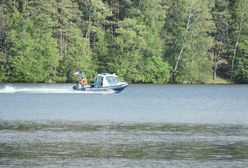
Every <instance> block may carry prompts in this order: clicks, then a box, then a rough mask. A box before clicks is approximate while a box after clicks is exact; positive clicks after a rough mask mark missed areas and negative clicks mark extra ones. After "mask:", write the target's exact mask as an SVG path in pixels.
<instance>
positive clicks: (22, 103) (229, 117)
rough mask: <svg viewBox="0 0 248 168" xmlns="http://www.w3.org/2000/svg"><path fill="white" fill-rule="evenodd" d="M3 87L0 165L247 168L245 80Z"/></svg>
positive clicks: (247, 96)
mask: <svg viewBox="0 0 248 168" xmlns="http://www.w3.org/2000/svg"><path fill="white" fill-rule="evenodd" d="M71 86H72V85H71V84H57V85H46V84H1V85H0V167H90V168H91V167H97V168H102V167H108V168H112V167H115V168H117V167H118V168H128V167H142V168H143V167H154V168H160V167H161V168H164V167H203V168H209V167H214V168H215V167H216V168H217V167H218V168H219V167H220V168H222V167H248V85H131V86H129V87H128V88H127V89H126V90H124V91H123V92H122V93H120V94H112V93H105V94H101V93H82V92H75V91H73V90H72V89H71Z"/></svg>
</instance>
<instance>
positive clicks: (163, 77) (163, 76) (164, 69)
mask: <svg viewBox="0 0 248 168" xmlns="http://www.w3.org/2000/svg"><path fill="white" fill-rule="evenodd" d="M144 73H145V74H144V76H145V78H144V81H143V82H146V83H167V82H168V81H169V78H170V66H169V64H168V63H165V62H164V61H163V60H162V58H161V57H160V56H152V57H148V58H147V60H146V63H145V71H144Z"/></svg>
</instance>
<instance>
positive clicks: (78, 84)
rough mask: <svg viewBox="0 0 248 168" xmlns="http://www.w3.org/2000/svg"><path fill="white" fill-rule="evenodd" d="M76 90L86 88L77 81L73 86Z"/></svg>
mask: <svg viewBox="0 0 248 168" xmlns="http://www.w3.org/2000/svg"><path fill="white" fill-rule="evenodd" d="M73 89H74V90H85V88H84V86H83V85H81V84H80V83H77V84H76V85H74V86H73Z"/></svg>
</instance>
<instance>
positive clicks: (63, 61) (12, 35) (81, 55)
mask: <svg viewBox="0 0 248 168" xmlns="http://www.w3.org/2000/svg"><path fill="white" fill-rule="evenodd" d="M247 4H248V1H247V0H237V1H234V0H210V1H206V0H142V1H141V0H59V1H58V0H51V1H43V0H29V1H27V0H16V1H1V2H0V82H71V81H75V80H77V79H76V78H74V77H73V75H72V74H73V73H74V72H75V71H77V70H82V71H84V72H85V73H86V75H87V78H88V79H89V81H92V80H93V79H94V76H95V75H96V74H97V73H101V72H109V73H116V74H117V75H118V76H119V77H120V78H121V79H123V80H127V81H129V82H144V83H167V82H176V83H205V82H206V80H208V78H209V77H210V76H211V75H212V74H215V75H214V76H215V77H216V74H217V75H219V76H224V77H229V76H230V77H233V79H234V80H235V81H236V82H240V83H248V77H247V74H248V72H247V67H248V66H247V64H248V61H247V60H248V49H247V48H248V47H247V46H248V42H247V41H248V40H247V36H248V24H247V19H248V12H247V11H248V10H247V9H248V7H247ZM213 70H214V73H213ZM230 74H231V75H230Z"/></svg>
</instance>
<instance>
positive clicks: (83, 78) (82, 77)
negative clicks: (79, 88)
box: [74, 71, 87, 85]
mask: <svg viewBox="0 0 248 168" xmlns="http://www.w3.org/2000/svg"><path fill="white" fill-rule="evenodd" d="M74 75H77V77H78V78H79V79H80V80H79V83H80V84H81V85H85V84H87V78H86V76H85V75H84V73H83V72H82V71H78V72H75V73H74Z"/></svg>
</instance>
